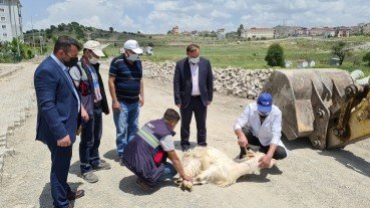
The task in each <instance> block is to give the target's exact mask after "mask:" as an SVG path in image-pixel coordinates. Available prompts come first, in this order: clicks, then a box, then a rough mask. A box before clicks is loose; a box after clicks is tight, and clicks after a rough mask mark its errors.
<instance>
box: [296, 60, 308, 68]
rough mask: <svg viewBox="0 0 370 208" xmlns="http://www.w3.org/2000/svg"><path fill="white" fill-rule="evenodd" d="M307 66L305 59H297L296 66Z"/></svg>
mask: <svg viewBox="0 0 370 208" xmlns="http://www.w3.org/2000/svg"><path fill="white" fill-rule="evenodd" d="M307 67H308V62H307V61H306V59H298V60H297V68H307Z"/></svg>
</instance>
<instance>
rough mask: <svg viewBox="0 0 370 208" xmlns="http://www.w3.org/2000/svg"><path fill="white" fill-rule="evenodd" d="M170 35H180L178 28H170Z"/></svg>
mask: <svg viewBox="0 0 370 208" xmlns="http://www.w3.org/2000/svg"><path fill="white" fill-rule="evenodd" d="M171 32H172V34H174V35H177V34H179V33H180V30H179V26H175V27H173V28H172V31H171Z"/></svg>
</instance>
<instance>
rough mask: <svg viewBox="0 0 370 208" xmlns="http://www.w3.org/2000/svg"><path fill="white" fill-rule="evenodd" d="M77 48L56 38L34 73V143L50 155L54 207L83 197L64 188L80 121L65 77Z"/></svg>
mask: <svg viewBox="0 0 370 208" xmlns="http://www.w3.org/2000/svg"><path fill="white" fill-rule="evenodd" d="M80 48H81V46H80V44H79V43H78V42H77V41H76V40H74V39H73V38H70V37H68V36H62V37H59V38H58V40H57V41H56V43H55V45H54V51H53V54H51V55H50V56H49V57H48V58H47V59H45V60H44V61H43V62H42V63H41V64H40V65H39V66H38V67H37V69H36V71H35V74H34V85H35V90H36V96H37V110H38V114H37V127H36V131H37V133H36V140H39V141H41V142H43V143H45V144H46V145H47V146H48V148H49V150H50V152H51V161H52V163H51V173H50V186H51V194H52V197H53V200H54V202H53V204H54V206H55V207H63V208H65V207H72V204H69V201H70V200H74V199H77V198H79V197H82V196H83V195H84V191H83V190H79V191H77V192H72V191H71V189H70V187H69V185H68V184H67V177H68V171H69V166H70V163H71V157H72V144H73V143H74V142H75V140H76V129H77V127H78V123H79V122H78V120H79V118H80V109H81V108H80V106H81V104H80V103H81V102H80V97H79V94H78V92H77V90H76V88H75V87H74V85H73V82H72V79H71V77H70V76H69V74H68V68H67V67H71V66H73V65H74V64H75V63H76V62H77V60H78V59H77V54H78V51H79V50H80Z"/></svg>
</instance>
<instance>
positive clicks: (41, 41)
mask: <svg viewBox="0 0 370 208" xmlns="http://www.w3.org/2000/svg"><path fill="white" fill-rule="evenodd" d="M39 38H40V47H41V54H42V45H43V38H42V36H41V30H39Z"/></svg>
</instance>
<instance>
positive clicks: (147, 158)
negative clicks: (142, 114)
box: [122, 109, 192, 190]
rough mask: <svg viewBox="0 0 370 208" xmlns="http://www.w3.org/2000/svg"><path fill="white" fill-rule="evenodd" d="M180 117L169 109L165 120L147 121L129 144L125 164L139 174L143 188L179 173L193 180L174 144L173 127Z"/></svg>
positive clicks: (155, 184)
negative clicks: (185, 170) (168, 160)
mask: <svg viewBox="0 0 370 208" xmlns="http://www.w3.org/2000/svg"><path fill="white" fill-rule="evenodd" d="M179 120H180V115H179V114H178V113H177V112H176V111H175V110H173V109H167V110H166V112H165V114H164V116H163V118H162V119H158V120H153V121H149V122H148V123H146V124H145V125H144V126H143V127H142V128H141V129H140V130H139V131H138V132H137V133H136V135H135V137H134V138H133V140H132V141H130V143H128V145H127V147H126V149H125V151H124V153H123V156H122V163H123V164H124V165H125V166H126V167H127V168H128V169H129V170H131V171H132V172H133V173H135V175H137V176H138V179H137V180H136V183H137V184H139V185H140V186H141V188H142V189H144V190H150V189H151V188H154V187H155V186H157V185H158V184H160V183H161V182H162V181H164V180H166V179H171V178H173V177H174V176H175V175H176V174H177V173H179V174H180V177H181V178H182V179H184V180H187V181H192V178H191V177H190V176H187V175H186V174H185V172H184V168H183V167H182V164H181V161H180V159H179V157H178V156H177V154H176V152H175V146H174V143H173V138H172V137H173V136H174V135H175V132H174V131H173V130H174V128H175V126H176V124H177V123H178V121H179ZM167 158H168V159H170V160H171V162H172V164H171V163H169V162H167Z"/></svg>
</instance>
